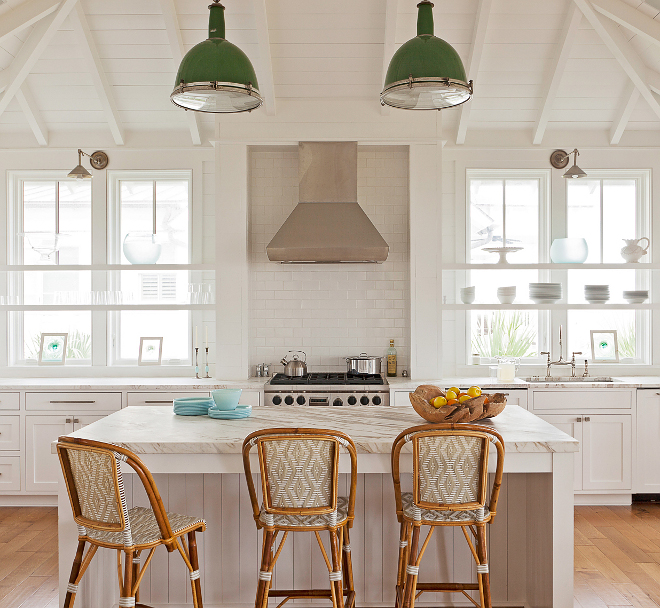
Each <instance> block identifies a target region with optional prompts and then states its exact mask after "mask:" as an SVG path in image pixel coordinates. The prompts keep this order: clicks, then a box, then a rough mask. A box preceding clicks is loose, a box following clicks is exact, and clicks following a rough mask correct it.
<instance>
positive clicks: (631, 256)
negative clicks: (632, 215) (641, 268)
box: [621, 236, 651, 262]
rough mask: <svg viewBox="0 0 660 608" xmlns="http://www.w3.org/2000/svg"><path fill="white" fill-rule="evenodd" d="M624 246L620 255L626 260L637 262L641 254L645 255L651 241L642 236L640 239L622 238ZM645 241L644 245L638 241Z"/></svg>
mask: <svg viewBox="0 0 660 608" xmlns="http://www.w3.org/2000/svg"><path fill="white" fill-rule="evenodd" d="M623 241H624V242H625V244H626V246H625V247H624V248H623V249H621V257H622V258H623V259H624V260H625V261H626V262H639V260H640V258H641V257H642V256H643V255H646V252H647V251H648V249H649V245H650V244H651V242H650V241H649V240H648V239H647V238H646V237H645V236H643V237H642V238H641V239H623ZM640 241H646V247H642V246H641V245H640V244H639V242H640Z"/></svg>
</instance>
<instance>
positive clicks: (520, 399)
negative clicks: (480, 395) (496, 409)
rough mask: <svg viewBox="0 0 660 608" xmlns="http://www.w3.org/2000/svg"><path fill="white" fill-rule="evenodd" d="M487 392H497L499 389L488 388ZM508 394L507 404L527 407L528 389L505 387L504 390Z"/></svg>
mask: <svg viewBox="0 0 660 608" xmlns="http://www.w3.org/2000/svg"><path fill="white" fill-rule="evenodd" d="M485 392H486V393H497V392H499V391H497V390H495V389H490V388H489V389H486V390H485ZM502 392H503V393H504V395H505V396H506V402H507V404H509V403H510V404H511V405H519V406H520V407H522V408H524V409H527V391H526V390H523V389H505V390H503V391H502Z"/></svg>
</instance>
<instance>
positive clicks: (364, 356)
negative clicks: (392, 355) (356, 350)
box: [346, 353, 382, 361]
mask: <svg viewBox="0 0 660 608" xmlns="http://www.w3.org/2000/svg"><path fill="white" fill-rule="evenodd" d="M346 359H357V360H358V361H373V360H374V359H382V357H376V356H372V355H367V353H360V354H359V355H357V356H356V357H346Z"/></svg>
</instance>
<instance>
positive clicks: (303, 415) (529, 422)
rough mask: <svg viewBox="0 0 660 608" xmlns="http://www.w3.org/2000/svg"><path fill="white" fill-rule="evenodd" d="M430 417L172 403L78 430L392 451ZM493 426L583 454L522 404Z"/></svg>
mask: <svg viewBox="0 0 660 608" xmlns="http://www.w3.org/2000/svg"><path fill="white" fill-rule="evenodd" d="M418 424H425V421H424V420H423V419H422V418H421V417H420V416H419V415H418V414H417V413H416V412H415V410H413V409H412V407H406V406H402V407H396V408H394V407H377V406H374V407H352V408H351V407H345V408H310V407H296V406H290V407H289V406H278V407H276V406H273V407H257V408H254V409H253V410H252V416H251V417H250V418H245V419H243V420H214V419H212V418H208V417H206V416H176V415H175V414H174V413H173V412H172V408H171V407H167V406H162V407H161V406H155V407H148V408H147V407H128V408H125V409H123V410H120V411H118V412H115V413H113V414H110V415H109V416H106V417H105V418H103V419H101V420H98V421H97V422H94V423H92V424H90V425H88V426H86V427H84V428H82V429H80V430H78V431H75V432H74V433H71V435H70V436H71V437H82V438H85V439H93V440H96V441H102V442H105V443H114V444H116V445H119V446H122V447H124V448H127V449H129V450H131V451H133V452H135V453H137V454H240V453H241V447H242V445H243V440H244V439H245V437H247V436H248V435H249V434H250V433H252V432H253V431H256V430H260V429H267V428H284V427H287V428H288V427H298V428H329V429H339V430H341V431H343V432H345V433H347V434H348V435H350V436H351V438H352V439H353V441H354V442H355V444H356V446H357V451H358V453H363V454H389V453H390V450H391V448H392V442H393V441H394V439H395V438H396V437H397V435H398V434H399V433H400V432H401V431H403V430H405V429H407V428H409V427H411V426H415V425H418ZM481 424H484V425H488V426H492V427H493V428H494V429H495V430H497V431H498V432H499V433H500V434H501V435H502V438H503V439H504V442H505V448H506V450H508V451H511V452H523V453H525V452H527V453H534V452H577V451H578V446H579V442H578V441H577V440H575V439H573V438H572V437H570V436H569V435H567V434H566V433H563V432H562V431H560V430H559V429H557V428H555V427H554V426H552V425H551V424H548V423H547V422H545V421H544V420H541V419H540V418H539V417H538V416H535V415H534V414H532V413H531V412H528V411H527V410H524V409H522V408H520V407H518V406H517V405H507V407H506V408H505V410H504V411H503V412H502V413H501V414H500V415H499V416H497V417H496V418H493V419H491V420H484V421H483V422H482V423H481Z"/></svg>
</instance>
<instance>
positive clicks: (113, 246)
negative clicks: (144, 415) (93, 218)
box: [107, 169, 201, 367]
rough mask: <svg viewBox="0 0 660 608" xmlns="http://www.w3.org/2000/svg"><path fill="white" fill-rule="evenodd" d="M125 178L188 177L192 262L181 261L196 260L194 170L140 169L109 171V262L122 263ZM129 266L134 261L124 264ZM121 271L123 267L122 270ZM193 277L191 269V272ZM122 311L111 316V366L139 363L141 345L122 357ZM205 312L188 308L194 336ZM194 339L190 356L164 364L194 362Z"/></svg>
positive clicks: (114, 276)
mask: <svg viewBox="0 0 660 608" xmlns="http://www.w3.org/2000/svg"><path fill="white" fill-rule="evenodd" d="M122 181H187V182H188V264H181V270H185V269H186V266H189V265H192V262H193V234H194V224H193V208H194V199H193V171H192V170H190V169H181V170H176V169H175V170H140V171H108V230H107V235H108V263H109V264H121V263H122V260H121V234H120V229H121V205H120V200H119V196H120V192H121V187H120V183H121V182H122ZM124 265H125V266H126V268H127V269H129V268H130V267H131V265H130V264H124ZM153 266H154V271H158V266H159V265H158V264H154V265H153ZM119 272H121V271H119ZM110 276H111V278H110V284H111V286H110V287H109V288H110V289H115V286H116V285H117V283H118V282H119V274H118V272H113V273H111V275H110ZM189 277H190V273H189ZM121 312H122V311H112V312H109V313H108V316H107V344H108V348H107V354H108V359H107V361H108V367H120V366H135V365H137V363H138V349H137V348H136V350H135V358H132V357H131V358H130V359H125V358H121V357H120V350H121V345H120V343H119V336H120V318H121ZM198 317H199V319H201V312H198V311H188V334H189V335H190V336H192V332H193V323H195V322H197V324H198V325H199V324H201V321H198ZM192 353H193V349H192V341H191V345H190V348H189V350H188V357H187V358H186V359H174V360H166V359H163V361H162V365H164V366H190V365H192V364H193V354H192Z"/></svg>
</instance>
